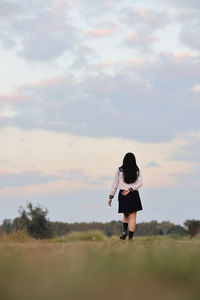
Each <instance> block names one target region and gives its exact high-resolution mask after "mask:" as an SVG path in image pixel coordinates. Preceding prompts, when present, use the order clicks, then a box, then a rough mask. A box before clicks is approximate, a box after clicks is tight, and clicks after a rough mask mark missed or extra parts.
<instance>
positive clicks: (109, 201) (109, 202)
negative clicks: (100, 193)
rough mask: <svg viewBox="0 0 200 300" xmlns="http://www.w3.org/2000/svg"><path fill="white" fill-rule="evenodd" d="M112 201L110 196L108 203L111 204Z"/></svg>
mask: <svg viewBox="0 0 200 300" xmlns="http://www.w3.org/2000/svg"><path fill="white" fill-rule="evenodd" d="M111 203H112V199H110V198H109V199H108V205H109V206H111Z"/></svg>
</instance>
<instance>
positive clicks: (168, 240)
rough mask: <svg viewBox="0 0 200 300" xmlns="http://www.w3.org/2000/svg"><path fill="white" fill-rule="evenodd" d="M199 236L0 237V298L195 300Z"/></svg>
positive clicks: (96, 234)
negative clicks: (122, 237) (127, 238)
mask: <svg viewBox="0 0 200 300" xmlns="http://www.w3.org/2000/svg"><path fill="white" fill-rule="evenodd" d="M199 284H200V238H199V236H196V237H195V238H193V239H190V238H189V237H179V238H176V236H150V237H134V239H133V240H132V241H128V240H125V241H121V240H120V239H119V237H118V236H112V237H111V238H109V237H106V236H105V235H104V234H103V233H102V232H100V231H97V230H96V231H88V232H73V233H70V234H68V235H66V236H62V237H58V238H52V239H48V240H47V239H46V240H44V239H43V240H39V239H37V240H36V239H34V238H32V237H30V236H28V235H27V233H26V232H24V231H23V230H22V231H17V232H13V233H12V234H10V235H6V234H1V235H0V299H1V300H33V299H34V300H35V299H38V300H40V299H41V300H61V299H69V300H73V299H102V298H103V299H111V300H112V299H120V300H122V299H159V300H165V299H170V300H173V299H174V300H175V299H176V300H179V299H180V300H185V299H188V300H197V299H200V289H199Z"/></svg>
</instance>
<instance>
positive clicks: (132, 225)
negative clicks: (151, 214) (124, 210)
mask: <svg viewBox="0 0 200 300" xmlns="http://www.w3.org/2000/svg"><path fill="white" fill-rule="evenodd" d="M136 214H137V212H136V211H134V212H132V213H129V230H130V231H133V232H134V231H135V226H136Z"/></svg>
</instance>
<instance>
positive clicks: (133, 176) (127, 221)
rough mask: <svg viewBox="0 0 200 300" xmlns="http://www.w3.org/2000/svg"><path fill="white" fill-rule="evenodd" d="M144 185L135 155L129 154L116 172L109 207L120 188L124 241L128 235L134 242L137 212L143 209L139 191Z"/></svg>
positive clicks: (119, 211) (121, 237)
mask: <svg viewBox="0 0 200 300" xmlns="http://www.w3.org/2000/svg"><path fill="white" fill-rule="evenodd" d="M142 185H143V178H142V174H141V171H140V169H139V168H138V166H137V163H136V159H135V155H134V154H133V153H131V152H128V153H126V155H125V156H124V159H123V165H122V166H121V167H118V168H117V170H116V173H115V177H114V180H113V183H112V187H111V191H110V195H109V200H108V205H110V206H111V202H112V199H113V198H114V196H115V193H116V190H117V188H118V187H119V194H118V202H119V203H118V204H119V207H118V213H123V233H122V235H121V236H120V239H122V240H125V239H126V237H127V235H128V239H129V240H132V237H133V234H134V232H135V226H136V214H137V211H139V210H142V209H143V208H142V203H141V200H140V195H139V191H138V189H139V188H140V187H141V186H142ZM128 227H129V232H128Z"/></svg>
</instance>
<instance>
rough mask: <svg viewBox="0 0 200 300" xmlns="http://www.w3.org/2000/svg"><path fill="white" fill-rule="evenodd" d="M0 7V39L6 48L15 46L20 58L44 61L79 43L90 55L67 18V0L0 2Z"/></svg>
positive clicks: (68, 51)
mask: <svg viewBox="0 0 200 300" xmlns="http://www.w3.org/2000/svg"><path fill="white" fill-rule="evenodd" d="M0 8H2V9H3V11H6V14H2V24H1V26H0V37H1V43H2V45H3V46H4V47H6V48H8V47H9V48H14V47H15V48H16V50H15V51H16V53H17V55H18V56H19V57H20V58H23V59H25V60H26V61H28V62H30V63H34V62H40V63H47V62H50V61H53V60H55V59H56V58H58V57H60V56H62V55H64V54H68V55H72V54H76V53H77V52H79V48H81V49H82V48H83V47H85V51H86V48H87V49H88V53H87V55H90V49H89V47H87V45H85V42H84V40H83V38H82V37H81V28H79V27H77V26H76V25H73V24H72V22H71V18H70V16H69V14H70V9H71V5H70V3H69V2H68V1H62V0H61V1H59V2H57V1H55V2H46V1H34V3H33V2H31V1H17V2H16V3H12V4H11V3H9V4H8V3H6V2H3V3H1V7H0ZM79 53H80V52H79ZM74 59H76V57H75V58H74Z"/></svg>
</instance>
